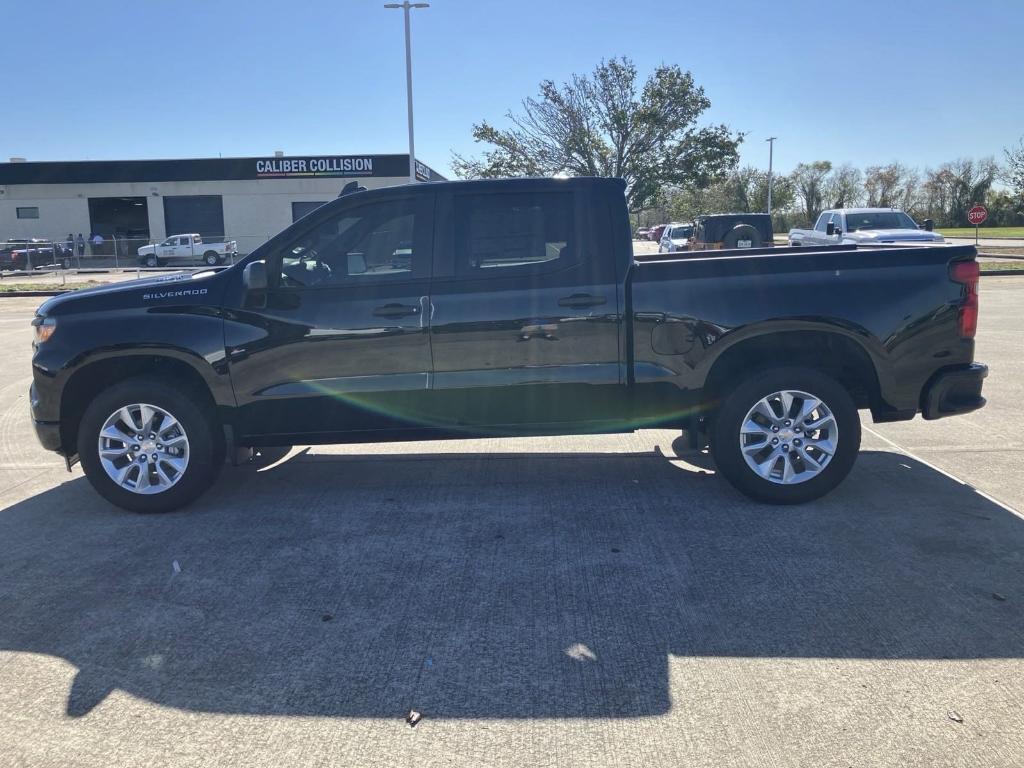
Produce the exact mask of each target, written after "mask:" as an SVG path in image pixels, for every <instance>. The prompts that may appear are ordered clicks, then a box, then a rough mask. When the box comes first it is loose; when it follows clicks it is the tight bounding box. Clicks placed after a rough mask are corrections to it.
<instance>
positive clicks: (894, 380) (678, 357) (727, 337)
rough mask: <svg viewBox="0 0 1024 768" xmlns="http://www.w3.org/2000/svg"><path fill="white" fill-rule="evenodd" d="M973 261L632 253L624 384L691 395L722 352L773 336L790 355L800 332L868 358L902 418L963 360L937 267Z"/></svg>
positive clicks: (812, 253) (860, 253) (858, 251)
mask: <svg viewBox="0 0 1024 768" xmlns="http://www.w3.org/2000/svg"><path fill="white" fill-rule="evenodd" d="M976 255H977V254H976V250H975V248H974V246H947V245H940V246H929V247H917V246H915V247H899V246H897V247H867V248H865V247H858V246H853V245H848V246H829V247H822V248H817V249H815V248H807V247H799V248H766V249H757V250H754V251H751V250H749V249H744V250H739V251H736V250H732V251H722V250H718V251H703V252H702V251H694V252H689V253H682V254H677V253H673V254H665V255H663V256H660V257H641V258H637V259H636V260H635V262H634V266H633V268H632V270H631V275H630V285H631V290H630V291H629V292H628V293H629V295H630V297H631V302H632V306H631V307H630V313H631V314H630V316H631V319H632V323H633V349H632V355H633V363H634V365H633V372H634V376H635V377H636V378H635V380H636V382H637V383H638V384H644V383H650V384H653V383H657V382H663V383H672V384H674V385H675V387H678V388H680V389H683V390H694V391H695V390H699V389H700V388H701V387H703V386H704V384H705V380H706V378H707V376H708V373H709V369H710V367H711V365H712V363H713V362H714V361H715V360H717V359H718V358H720V357H721V356H722V355H723V354H724V353H726V352H727V351H728V350H729V348H730V347H733V346H735V345H738V344H741V343H749V342H752V341H754V340H756V338H757V337H759V336H764V335H766V334H776V335H778V334H781V336H777V341H776V342H775V343H776V344H777V345H778V344H780V343H785V344H789V345H791V346H792V347H793V348H798V347H799V346H800V344H801V339H807V338H809V337H806V336H804V337H801V336H800V334H817V335H819V336H820V335H822V334H827V335H828V337H829V338H835V339H836V340H837V342H838V343H841V344H852V346H850V347H849V349H850V350H851V354H859V353H863V354H865V355H866V356H867V357H868V358H869V359H870V360H871V362H872V364H873V366H874V369H875V372H876V375H877V379H878V388H879V391H880V392H881V395H882V401H881V402H880V403H878V407H879V409H880V410H887V411H891V412H893V413H896V412H911V413H912V412H914V411H916V410H917V408H918V401H919V398H920V393H921V391H922V387H923V386H924V384H925V383H926V381H927V380H928V378H929V377H930V376H932V375H933V374H934V372H935V371H936V369H937V367H938V366H939V365H940V364H941V365H950V366H952V365H961V364H969V363H970V362H971V361H972V359H973V355H974V343H973V341H972V340H969V339H961V338H960V337H959V334H958V331H957V326H956V323H957V309H956V307H957V304H958V302H960V300H961V292H962V286H961V285H960V284H959V283H955V282H953V281H952V280H951V279H950V276H949V263H950V262H952V261H972V260H974V259H975V257H976ZM925 338H926V339H927V343H921V342H922V340H924V339H925ZM777 362H778V363H779V364H780V365H785V364H786V359H785V355H782V354H780V355H779V356H778V360H777ZM872 408H873V410H874V405H873V406H872Z"/></svg>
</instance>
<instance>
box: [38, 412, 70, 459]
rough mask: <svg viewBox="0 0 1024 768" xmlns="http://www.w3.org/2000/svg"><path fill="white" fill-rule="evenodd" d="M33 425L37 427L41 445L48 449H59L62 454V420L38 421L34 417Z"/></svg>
mask: <svg viewBox="0 0 1024 768" xmlns="http://www.w3.org/2000/svg"><path fill="white" fill-rule="evenodd" d="M32 426H33V427H35V429H36V437H38V438H39V443H40V445H42V446H43V448H45V449H46V450H48V451H57V452H58V453H60V454H61V455H63V452H62V451H61V445H60V422H53V421H36V420H35V419H32Z"/></svg>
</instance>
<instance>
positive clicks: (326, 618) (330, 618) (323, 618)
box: [320, 613, 334, 621]
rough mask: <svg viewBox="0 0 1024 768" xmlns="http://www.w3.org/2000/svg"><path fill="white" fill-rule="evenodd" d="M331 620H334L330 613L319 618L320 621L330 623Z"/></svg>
mask: <svg viewBox="0 0 1024 768" xmlns="http://www.w3.org/2000/svg"><path fill="white" fill-rule="evenodd" d="M332 619H334V615H333V614H330V613H325V614H324V615H323V616H321V617H320V621H331V620H332Z"/></svg>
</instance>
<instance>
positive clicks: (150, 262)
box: [144, 256, 160, 267]
mask: <svg viewBox="0 0 1024 768" xmlns="http://www.w3.org/2000/svg"><path fill="white" fill-rule="evenodd" d="M144 263H145V265H146V266H147V267H159V266H160V259H158V258H157V257H156V256H147V257H146V258H145V260H144Z"/></svg>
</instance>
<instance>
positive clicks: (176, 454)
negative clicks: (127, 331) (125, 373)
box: [78, 376, 223, 512]
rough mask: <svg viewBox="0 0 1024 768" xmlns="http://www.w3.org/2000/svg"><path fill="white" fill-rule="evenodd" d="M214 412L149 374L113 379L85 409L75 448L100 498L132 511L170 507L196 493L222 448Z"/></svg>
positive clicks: (207, 481) (207, 482) (211, 476)
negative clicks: (200, 406) (201, 406)
mask: <svg viewBox="0 0 1024 768" xmlns="http://www.w3.org/2000/svg"><path fill="white" fill-rule="evenodd" d="M213 421H214V420H213V418H212V416H211V415H210V414H208V413H205V412H204V411H203V410H202V409H200V408H198V407H197V406H196V405H195V404H194V403H193V401H192V399H191V398H189V396H188V394H187V393H184V392H182V391H180V389H177V388H174V387H171V386H168V384H166V383H164V382H162V381H160V380H158V379H155V378H150V377H144V376H143V377H137V378H133V379H128V380H127V381H123V382H121V383H119V384H115V385H114V386H112V387H110V388H109V389H107V390H105V391H104V392H102V393H100V394H99V395H98V396H97V397H95V398H94V399H93V401H92V403H90V405H89V407H88V408H87V409H86V411H85V413H84V415H83V416H82V421H81V423H80V425H79V429H78V455H79V458H80V459H81V462H82V468H83V469H84V470H85V476H86V477H87V478H88V479H89V482H90V483H91V484H92V486H93V488H95V489H96V490H97V491H98V492H99V494H100V495H101V496H103V498H105V499H106V500H107V501H109V502H111V503H112V504H115V505H117V506H119V507H121V508H122V509H127V510H130V511H132V512H169V511H171V510H173V509H177V508H178V507H182V506H184V505H186V504H188V503H189V502H191V501H193V500H194V499H196V498H197V497H198V496H199V495H200V494H201V493H202V492H203V491H205V490H206V489H207V488H208V487H209V485H210V484H211V483H212V482H213V480H214V478H215V477H216V476H217V472H218V470H219V469H220V464H221V463H223V453H222V451H218V447H219V446H218V444H217V434H218V433H217V431H216V426H215V424H214V423H213Z"/></svg>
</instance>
